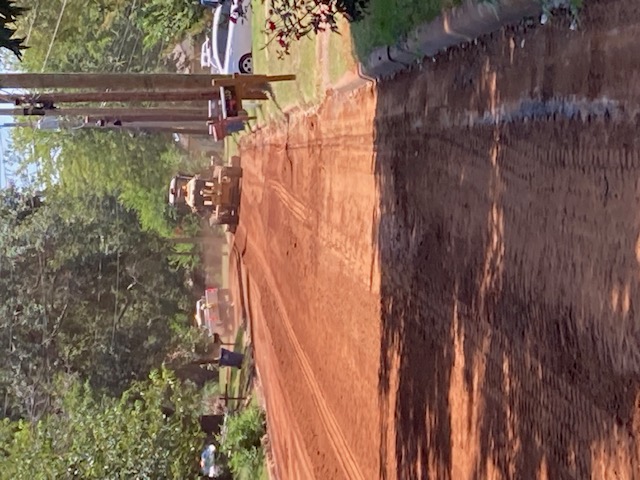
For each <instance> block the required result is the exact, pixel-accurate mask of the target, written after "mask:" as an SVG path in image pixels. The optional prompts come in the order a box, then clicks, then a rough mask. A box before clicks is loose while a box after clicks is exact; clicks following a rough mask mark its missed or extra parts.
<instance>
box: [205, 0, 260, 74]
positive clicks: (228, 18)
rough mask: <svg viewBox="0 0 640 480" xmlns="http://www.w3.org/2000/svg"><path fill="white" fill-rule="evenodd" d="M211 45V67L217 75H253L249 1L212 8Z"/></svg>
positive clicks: (233, 2)
mask: <svg viewBox="0 0 640 480" xmlns="http://www.w3.org/2000/svg"><path fill="white" fill-rule="evenodd" d="M227 12H228V13H227ZM211 42H212V55H211V57H212V64H213V65H214V66H215V67H216V68H217V69H218V71H219V72H220V73H223V74H232V73H253V55H252V44H251V1H250V0H230V1H229V2H225V3H224V4H222V5H221V6H219V7H218V8H216V10H215V12H214V14H213V25H212V31H211ZM222 44H224V49H223V48H222ZM223 52H224V53H223Z"/></svg>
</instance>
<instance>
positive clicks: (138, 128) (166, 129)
mask: <svg viewBox="0 0 640 480" xmlns="http://www.w3.org/2000/svg"><path fill="white" fill-rule="evenodd" d="M80 130H114V131H116V132H149V133H181V134H183V135H207V136H208V135H209V130H208V129H206V128H204V127H200V128H196V127H193V128H180V127H179V126H176V125H172V126H154V125H145V126H142V125H135V124H131V125H123V126H111V125H106V126H104V127H98V126H93V125H84V126H83V127H82V128H81V129H80ZM183 243H187V242H183Z"/></svg>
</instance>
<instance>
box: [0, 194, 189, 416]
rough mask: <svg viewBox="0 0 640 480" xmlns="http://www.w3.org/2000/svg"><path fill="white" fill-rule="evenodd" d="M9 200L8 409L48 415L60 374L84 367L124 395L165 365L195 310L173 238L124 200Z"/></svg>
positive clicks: (4, 271)
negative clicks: (178, 324)
mask: <svg viewBox="0 0 640 480" xmlns="http://www.w3.org/2000/svg"><path fill="white" fill-rule="evenodd" d="M59 193H60V192H59V191H57V189H55V188H53V187H51V188H49V189H48V190H47V196H46V198H45V199H43V200H42V204H41V206H39V207H38V208H33V207H31V206H27V207H25V200H24V199H25V198H30V197H29V196H25V195H24V194H22V193H21V192H19V191H17V190H16V189H9V190H6V191H4V192H3V193H2V196H1V197H0V205H1V208H0V257H1V258H2V263H0V345H4V346H6V348H1V349H0V358H1V361H0V393H2V394H3V397H4V401H5V405H4V408H5V414H6V415H9V416H12V417H14V418H17V417H20V418H38V417H39V416H40V415H41V414H42V413H43V412H45V411H47V409H48V408H49V406H50V391H49V390H50V380H51V378H53V377H54V375H55V374H56V373H57V372H75V373H78V374H80V375H81V376H82V378H85V379H87V380H88V381H89V383H90V384H91V385H92V386H94V387H95V388H97V389H100V390H104V391H107V392H110V393H112V394H118V393H120V392H121V391H122V390H123V389H124V388H126V387H127V385H128V384H129V382H130V381H132V380H136V379H140V378H141V377H144V376H146V375H147V373H148V372H149V371H150V370H151V369H152V368H156V367H158V366H159V365H161V364H162V362H163V361H164V359H165V357H166V355H167V354H168V353H169V352H170V351H171V349H172V348H174V347H175V342H176V341H178V340H177V337H176V333H175V332H174V326H173V323H174V321H175V319H179V318H182V322H183V324H184V325H185V326H186V325H187V323H186V318H187V312H188V311H190V309H191V305H190V304H189V299H190V296H189V292H188V291H187V290H186V288H185V286H184V272H183V271H181V270H180V269H178V270H176V269H175V268H174V267H173V266H172V265H171V264H170V263H169V261H168V253H169V252H170V248H171V245H170V244H169V243H168V242H167V241H166V240H165V239H164V238H162V237H160V236H158V235H157V234H155V233H153V232H148V231H147V232H145V231H143V230H142V229H141V228H140V226H139V223H138V221H137V218H136V214H135V213H134V212H132V211H131V210H128V209H126V208H125V207H123V206H122V204H121V203H119V202H118V200H117V199H116V198H113V197H110V196H106V195H105V196H96V195H93V196H92V195H87V196H85V197H82V198H80V197H69V196H65V195H60V194H59Z"/></svg>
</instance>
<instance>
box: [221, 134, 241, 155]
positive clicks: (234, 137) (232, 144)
mask: <svg viewBox="0 0 640 480" xmlns="http://www.w3.org/2000/svg"><path fill="white" fill-rule="evenodd" d="M238 137H239V134H238V133H233V134H231V135H227V136H225V137H224V139H223V142H224V158H227V159H228V158H231V157H233V156H234V155H239V154H240V146H239V145H238V142H239V141H240V140H239V138H238Z"/></svg>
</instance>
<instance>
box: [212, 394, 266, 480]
mask: <svg viewBox="0 0 640 480" xmlns="http://www.w3.org/2000/svg"><path fill="white" fill-rule="evenodd" d="M265 433H266V423H265V415H264V412H263V411H262V410H261V409H260V408H258V407H257V406H253V405H252V406H250V407H249V408H247V409H245V410H243V411H242V412H240V413H239V414H237V415H234V416H232V417H231V418H229V420H228V421H227V424H226V431H225V433H224V434H223V435H222V436H221V439H220V448H221V450H222V452H223V453H224V454H225V455H226V456H227V458H228V459H229V468H230V469H231V471H232V472H233V473H234V474H235V475H239V474H240V473H241V472H244V473H246V472H251V473H255V472H259V471H260V469H261V468H262V464H263V462H264V451H263V449H262V443H261V439H262V437H263V436H264V434H265Z"/></svg>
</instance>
